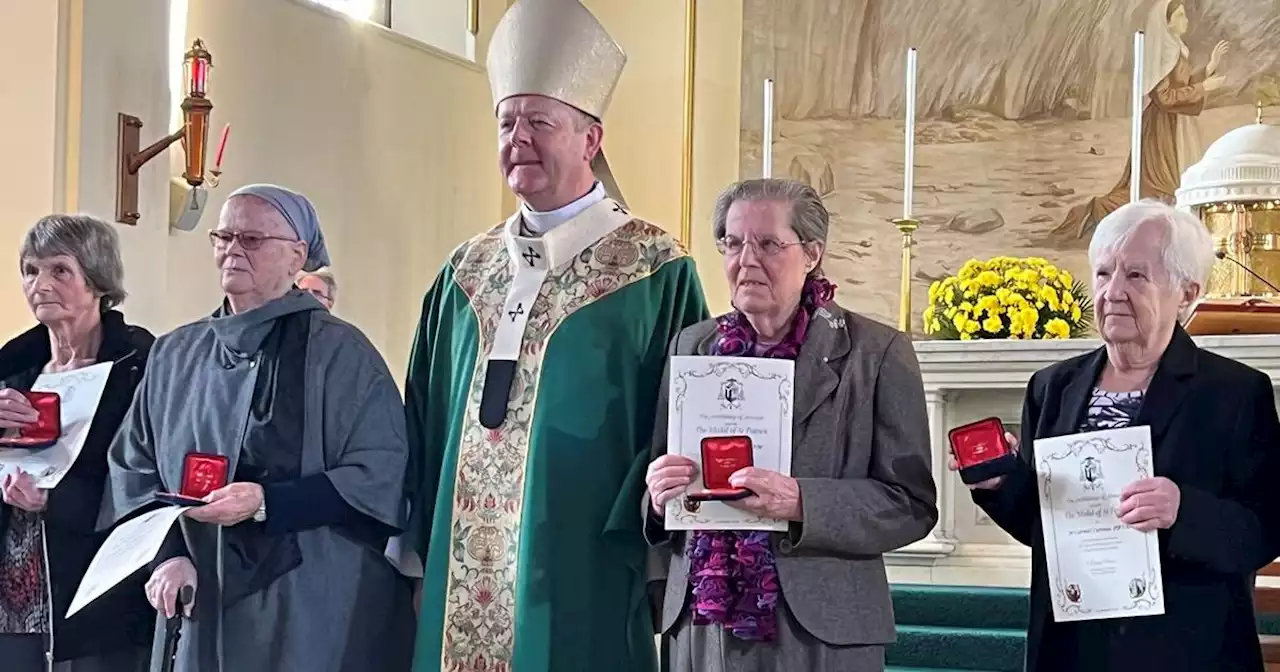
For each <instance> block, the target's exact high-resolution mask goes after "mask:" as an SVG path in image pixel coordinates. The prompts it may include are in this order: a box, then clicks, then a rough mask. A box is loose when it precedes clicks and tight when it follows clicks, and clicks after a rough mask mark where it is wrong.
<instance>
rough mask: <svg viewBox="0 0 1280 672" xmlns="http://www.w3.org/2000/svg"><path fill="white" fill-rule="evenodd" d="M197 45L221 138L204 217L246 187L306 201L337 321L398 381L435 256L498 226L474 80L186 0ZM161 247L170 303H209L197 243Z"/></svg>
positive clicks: (313, 25)
mask: <svg viewBox="0 0 1280 672" xmlns="http://www.w3.org/2000/svg"><path fill="white" fill-rule="evenodd" d="M488 18H489V19H490V20H489V21H488V22H487V24H486V25H492V24H494V23H496V21H497V17H496V16H490V17H488ZM196 36H200V37H202V38H203V39H204V40H205V42H206V44H208V46H209V49H210V51H211V52H212V53H213V55H214V59H215V61H214V62H215V68H214V73H213V79H212V81H211V84H210V97H211V98H212V100H213V102H214V105H215V106H216V107H215V109H214V116H215V128H221V125H222V124H223V123H226V122H230V123H231V124H232V130H231V134H230V140H229V142H228V146H227V150H226V157H225V159H224V166H223V168H224V170H225V171H226V175H224V177H223V184H222V186H221V187H220V188H219V189H217V190H216V191H215V192H214V193H213V195H212V197H211V198H210V204H209V206H210V208H211V209H213V208H216V207H218V206H219V205H220V204H221V202H222V200H223V199H224V198H225V196H226V194H227V193H230V191H231V190H232V189H234V188H235V187H236V186H239V185H242V184H246V183H250V182H259V181H272V182H278V183H280V184H283V185H287V186H290V187H292V188H295V189H298V190H300V191H302V192H303V193H306V194H308V195H309V196H310V197H311V198H312V199H313V201H314V202H315V204H316V207H317V209H318V211H319V212H320V214H321V217H322V219H323V222H324V226H325V233H326V237H327V241H328V245H329V248H330V251H331V254H332V257H333V268H334V272H335V274H336V275H337V276H338V280H339V282H340V283H341V285H342V293H341V296H340V297H339V303H338V306H337V310H336V312H337V313H338V314H339V315H341V316H342V317H343V318H344V319H348V320H350V321H352V322H353V323H355V324H357V325H359V326H360V327H361V328H362V329H363V330H364V331H365V333H366V334H367V335H368V336H369V338H370V339H371V340H372V341H373V342H374V344H375V345H377V346H378V347H379V349H380V350H381V351H382V353H383V355H384V356H385V357H386V358H387V361H388V363H389V364H390V366H391V368H392V371H393V372H396V374H397V375H401V374H402V372H403V370H404V368H405V365H406V364H407V360H408V352H409V347H410V344H411V342H412V338H413V333H414V327H415V326H416V323H417V318H418V313H419V310H418V309H419V306H420V304H421V300H422V295H423V293H424V292H425V291H426V289H427V288H428V287H429V286H430V283H431V282H432V280H433V279H434V277H435V275H436V273H437V271H438V270H439V267H440V264H441V263H443V261H444V259H445V255H447V253H448V252H449V251H450V250H451V249H452V248H453V247H454V246H455V245H457V244H458V243H460V242H462V241H463V240H465V239H466V238H467V237H469V236H471V235H473V234H474V233H476V232H478V231H480V230H482V229H484V228H486V227H488V226H491V225H492V224H493V223H495V222H497V221H498V220H499V219H500V216H501V215H500V212H499V207H498V206H499V202H500V201H499V199H500V196H499V189H500V187H501V183H500V181H499V180H498V177H497V174H496V170H495V169H494V167H493V166H494V160H493V139H492V138H493V131H492V124H493V122H492V118H491V117H487V116H486V115H485V114H484V111H485V110H487V109H488V100H489V89H488V81H487V79H486V77H485V74H484V72H483V70H481V69H480V68H479V67H477V66H476V65H475V64H473V63H469V62H466V61H463V60H461V59H458V58H456V57H453V56H451V55H448V54H445V53H444V52H441V51H438V50H435V49H432V48H429V47H427V46H425V45H422V44H421V43H417V42H415V41H412V40H408V39H405V38H403V37H400V36H397V35H395V34H393V33H391V32H390V31H387V30H383V29H381V28H379V27H377V26H373V25H370V24H367V23H358V22H354V21H349V20H347V19H346V18H344V17H341V16H340V15H337V14H334V13H331V12H328V11H324V10H322V9H319V8H317V7H315V6H313V5H309V4H304V3H299V2H292V1H286V0H272V1H269V2H264V1H263V0H191V3H190V7H189V20H188V38H189V40H190V39H191V38H194V37H196ZM215 212H216V211H215ZM208 216H209V218H210V220H209V222H207V223H209V224H212V215H208ZM170 249H171V256H170V259H169V271H168V273H169V281H170V283H171V286H172V288H173V290H171V291H177V292H178V293H180V294H182V295H184V296H190V297H193V298H195V297H200V298H199V300H198V301H197V303H196V304H195V305H194V308H196V309H198V310H199V311H205V310H208V309H209V307H210V306H211V305H212V302H213V301H214V300H215V299H216V297H217V291H216V287H215V285H214V283H213V281H214V279H215V277H214V273H213V270H212V268H209V265H210V262H209V244H208V240H207V239H206V238H205V237H204V236H203V235H195V234H182V235H176V236H172V237H171V243H170ZM202 268H208V269H209V270H207V271H202V270H200V269H202Z"/></svg>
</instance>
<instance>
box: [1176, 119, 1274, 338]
mask: <svg viewBox="0 0 1280 672" xmlns="http://www.w3.org/2000/svg"><path fill="white" fill-rule="evenodd" d="M1262 107H1263V106H1262V103H1259V104H1258V116H1257V120H1256V121H1255V123H1253V124H1250V125H1248V126H1243V127H1240V128H1237V129H1235V130H1233V131H1231V132H1229V133H1227V134H1226V135H1224V136H1222V137H1221V138H1219V139H1218V141H1217V142H1214V143H1213V144H1212V145H1211V146H1210V147H1209V149H1208V150H1206V151H1205V154H1204V157H1203V158H1202V159H1201V160H1200V162H1199V163H1197V164H1195V165H1193V166H1191V167H1190V168H1188V169H1187V170H1186V172H1184V173H1183V175H1182V185H1181V187H1180V188H1179V189H1178V191H1177V205H1178V207H1179V208H1180V209H1182V210H1186V211H1188V212H1191V213H1194V214H1195V215H1196V216H1197V217H1198V218H1199V219H1200V221H1201V222H1203V223H1204V225H1205V228H1206V229H1207V230H1208V232H1209V235H1210V237H1211V238H1212V240H1213V246H1214V252H1215V253H1216V254H1217V257H1218V259H1217V261H1215V262H1214V265H1213V269H1212V271H1211V272H1210V275H1209V280H1208V282H1207V283H1206V286H1205V288H1204V299H1203V300H1202V301H1201V302H1200V303H1199V304H1198V305H1197V306H1196V307H1195V309H1194V311H1193V313H1192V315H1191V318H1190V319H1189V320H1188V322H1187V325H1186V327H1187V331H1188V332H1190V333H1192V334H1195V335H1205V334H1270V333H1280V291H1278V290H1277V289H1276V287H1275V286H1278V285H1280V128H1277V127H1275V126H1271V125H1269V124H1266V123H1263V120H1262ZM1255 273H1256V274H1257V275H1255ZM1258 276H1261V277H1258Z"/></svg>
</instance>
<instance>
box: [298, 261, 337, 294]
mask: <svg viewBox="0 0 1280 672" xmlns="http://www.w3.org/2000/svg"><path fill="white" fill-rule="evenodd" d="M308 276H309V277H312V278H319V279H320V282H323V283H324V284H325V286H326V287H328V288H329V299H330V300H331V301H337V300H338V279H337V278H335V277H333V271H331V270H329V269H327V268H321V269H317V270H314V271H311V272H310V273H308V272H306V271H303V272H301V273H299V274H298V279H299V280H301V279H303V278H305V277H308Z"/></svg>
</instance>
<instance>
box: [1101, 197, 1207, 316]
mask: <svg viewBox="0 0 1280 672" xmlns="http://www.w3.org/2000/svg"><path fill="white" fill-rule="evenodd" d="M1148 222H1150V223H1154V224H1158V225H1159V227H1160V232H1161V234H1162V236H1163V239H1164V253H1163V254H1162V255H1161V256H1162V265H1163V266H1164V270H1165V273H1166V274H1167V277H1166V278H1165V280H1166V281H1168V282H1169V284H1170V285H1175V286H1176V287H1177V288H1178V289H1185V288H1186V287H1188V286H1191V285H1194V286H1195V287H1197V288H1198V291H1199V294H1197V296H1196V297H1195V299H1193V300H1192V302H1191V305H1189V306H1187V307H1186V308H1184V309H1183V314H1181V315H1179V316H1178V317H1179V319H1180V320H1183V321H1185V320H1186V319H1187V317H1189V313H1190V310H1191V308H1193V307H1195V304H1196V300H1198V299H1199V298H1200V296H1201V295H1203V293H1204V289H1205V284H1206V283H1207V282H1208V281H1209V272H1210V271H1212V270H1213V264H1214V261H1215V258H1214V251H1213V239H1212V238H1210V237H1209V230H1208V229H1206V228H1205V226H1204V224H1202V223H1201V222H1200V220H1199V219H1197V218H1196V216H1195V215H1192V214H1191V213H1189V212H1185V211H1182V210H1178V209H1176V208H1174V207H1173V206H1170V205H1168V204H1166V203H1163V202H1161V201H1157V200H1154V199H1143V200H1141V201H1138V202H1137V203H1126V204H1125V205H1122V206H1120V207H1119V208H1117V209H1116V210H1115V211H1114V212H1112V213H1111V214H1109V215H1107V216H1106V217H1103V218H1102V221H1101V222H1098V227H1097V228H1096V229H1094V231H1093V239H1092V240H1091V241H1089V266H1090V267H1093V268H1096V267H1097V263H1098V258H1099V257H1100V256H1102V254H1103V253H1105V252H1110V251H1113V250H1115V249H1116V248H1118V247H1120V246H1122V245H1124V243H1125V241H1126V240H1128V239H1129V236H1131V235H1133V234H1134V232H1135V231H1136V230H1137V229H1138V227H1139V226H1141V225H1142V224H1146V223H1148Z"/></svg>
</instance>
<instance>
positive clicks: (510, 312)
mask: <svg viewBox="0 0 1280 672" xmlns="http://www.w3.org/2000/svg"><path fill="white" fill-rule="evenodd" d="M507 315H510V316H511V321H512V322H513V323H514V322H515V321H516V318H518V317H520V316H521V315H524V304H523V303H517V304H516V309H515V310H508V311H507Z"/></svg>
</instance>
